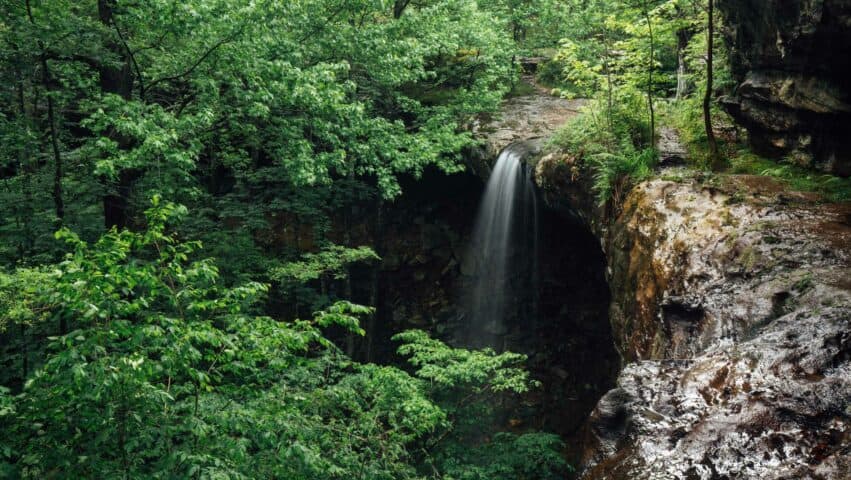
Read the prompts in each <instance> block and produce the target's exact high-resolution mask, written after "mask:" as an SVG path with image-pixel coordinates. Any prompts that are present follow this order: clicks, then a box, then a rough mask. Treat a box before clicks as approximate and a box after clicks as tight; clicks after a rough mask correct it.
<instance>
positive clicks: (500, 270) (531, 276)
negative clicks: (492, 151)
mask: <svg viewBox="0 0 851 480" xmlns="http://www.w3.org/2000/svg"><path fill="white" fill-rule="evenodd" d="M526 151H527V149H526V147H525V145H523V144H519V143H517V144H512V145H509V146H508V147H507V148H506V149H505V150H503V152H502V153H501V154H500V155H499V158H498V159H497V161H496V164H495V165H494V168H493V172H492V173H491V176H490V178H489V179H488V183H487V186H486V187H485V193H484V196H483V198H482V202H481V205H480V206H479V211H478V215H477V218H476V223H475V227H474V230H473V238H472V244H471V248H470V251H469V252H468V255H469V256H470V261H472V262H473V263H474V264H475V275H474V277H473V281H472V285H470V290H471V291H470V292H469V300H468V308H469V317H470V321H469V323H468V329H467V331H468V334H469V337H468V338H467V344H468V345H470V346H475V347H481V346H489V347H494V348H497V349H501V347H502V345H501V342H500V337H501V336H502V335H503V334H504V333H505V332H506V330H507V328H508V323H507V321H508V320H510V319H513V318H517V317H528V318H529V319H532V318H534V309H535V304H536V302H535V301H534V300H532V301H528V299H529V298H536V295H535V294H534V293H535V292H534V290H535V288H536V284H535V283H536V281H537V230H538V225H537V223H538V222H537V205H536V201H535V192H534V186H533V184H532V180H531V178H530V177H531V175H530V173H531V172H530V171H528V170H527V168H526V166H525V165H524V164H523V162H522V161H521V160H522V159H523V156H524V154H525V153H526ZM530 289H531V291H532V293H533V294H532V295H527V293H529V291H530Z"/></svg>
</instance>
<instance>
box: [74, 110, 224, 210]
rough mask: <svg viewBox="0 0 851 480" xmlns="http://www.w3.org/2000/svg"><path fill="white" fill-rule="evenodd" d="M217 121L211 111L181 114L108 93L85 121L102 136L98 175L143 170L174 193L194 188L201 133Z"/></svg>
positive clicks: (160, 187) (97, 149) (97, 151)
mask: <svg viewBox="0 0 851 480" xmlns="http://www.w3.org/2000/svg"><path fill="white" fill-rule="evenodd" d="M213 120H214V116H213V113H212V111H210V110H200V111H195V112H193V113H192V114H190V115H182V116H176V115H174V114H173V113H171V112H169V111H167V110H165V109H164V108H162V107H160V106H159V105H155V104H145V103H141V102H138V101H134V100H129V101H128V100H124V99H123V98H121V97H120V96H118V95H105V96H104V97H103V98H102V99H100V101H99V102H98V103H97V108H96V110H94V112H93V113H92V114H91V116H90V117H89V118H88V120H87V121H86V122H84V125H85V126H87V127H88V128H90V129H91V130H92V131H93V132H94V133H95V134H98V135H100V136H98V137H96V138H95V139H94V140H93V141H92V143H91V147H90V148H92V149H93V150H94V151H95V155H96V156H97V157H99V158H100V160H98V161H97V162H96V164H95V168H94V174H95V175H99V176H103V177H105V178H108V179H111V180H115V179H116V178H117V176H118V174H119V173H120V172H121V171H123V170H141V171H144V172H146V173H147V174H148V175H149V177H150V179H151V182H152V183H153V184H155V185H156V190H157V191H158V192H161V193H165V194H170V195H174V194H175V193H176V192H178V191H181V190H186V189H190V188H193V187H194V185H193V183H192V181H191V180H192V178H191V174H192V173H193V172H194V170H195V165H196V160H197V158H198V155H199V153H200V151H201V148H202V146H203V145H202V143H201V142H200V139H201V138H203V137H201V136H200V134H201V133H202V132H203V131H205V130H206V129H207V128H209V127H210V125H211V124H212V122H213Z"/></svg>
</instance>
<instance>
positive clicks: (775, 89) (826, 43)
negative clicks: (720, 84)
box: [718, 0, 851, 176]
mask: <svg viewBox="0 0 851 480" xmlns="http://www.w3.org/2000/svg"><path fill="white" fill-rule="evenodd" d="M718 7H719V9H720V10H721V11H722V12H723V13H724V15H725V23H726V32H725V33H726V37H727V40H728V44H729V46H730V47H731V57H730V59H731V64H732V68H733V75H734V77H735V78H736V80H737V82H738V86H737V88H736V91H735V94H734V95H733V96H731V97H729V98H727V99H726V100H725V101H724V104H725V107H726V109H727V110H728V111H729V112H730V113H731V114H732V115H733V117H734V118H735V119H736V120H737V121H738V122H739V123H741V124H742V125H743V126H745V127H746V128H747V129H748V131H749V134H750V140H751V143H752V145H753V147H754V148H755V149H756V150H757V151H759V152H760V153H763V154H767V155H775V156H782V155H791V157H792V158H793V159H794V160H795V161H797V162H798V163H800V164H803V165H806V166H812V167H816V168H819V169H822V170H825V171H829V172H833V173H836V174H840V175H844V176H848V175H851V154H849V152H851V137H849V136H848V126H849V125H851V82H849V77H851V56H849V55H847V54H845V53H844V52H848V51H851V2H849V1H848V0H783V1H781V0H718Z"/></svg>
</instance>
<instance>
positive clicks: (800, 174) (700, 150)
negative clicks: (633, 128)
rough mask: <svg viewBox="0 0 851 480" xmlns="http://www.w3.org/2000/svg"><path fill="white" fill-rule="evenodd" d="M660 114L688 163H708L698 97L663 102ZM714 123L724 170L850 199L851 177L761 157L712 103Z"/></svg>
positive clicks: (701, 165)
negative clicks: (743, 140) (686, 156)
mask: <svg viewBox="0 0 851 480" xmlns="http://www.w3.org/2000/svg"><path fill="white" fill-rule="evenodd" d="M660 117H661V120H662V122H663V123H666V124H668V125H670V126H672V127H673V128H675V129H676V130H677V132H678V133H679V135H680V140H681V141H682V142H683V145H684V146H685V147H686V149H687V151H688V157H689V163H690V164H691V165H692V166H693V167H694V168H696V169H700V170H706V169H708V166H709V144H708V141H707V137H706V129H705V128H704V124H703V110H702V105H701V101H700V99H699V98H697V97H692V98H686V99H684V100H680V101H678V102H672V103H667V104H663V106H662V108H660ZM712 119H713V127H714V129H715V131H716V136H717V140H718V148H719V151H720V153H721V155H722V157H723V158H724V159H725V160H726V164H727V173H732V174H747V175H761V176H767V177H772V178H775V179H777V180H779V181H781V182H782V183H783V184H785V185H786V186H787V187H788V188H789V189H790V190H795V191H802V192H814V193H818V194H820V195H822V196H823V197H824V199H825V200H827V201H831V202H841V201H848V200H851V179H847V178H841V177H837V176H835V175H830V174H826V173H820V172H817V171H813V170H811V169H806V168H803V167H801V166H799V165H795V164H794V162H793V161H792V160H790V159H781V160H773V159H769V158H765V157H762V156H760V155H758V154H756V153H754V152H752V151H751V150H750V149H749V148H747V147H746V146H744V145H743V144H742V143H741V142H740V141H739V139H738V138H737V136H736V135H733V134H731V132H734V131H735V130H736V127H735V124H734V123H733V120H732V119H731V118H730V117H729V116H728V115H727V114H726V113H725V112H724V111H722V110H721V109H720V108H718V107H717V105H716V106H713V110H712Z"/></svg>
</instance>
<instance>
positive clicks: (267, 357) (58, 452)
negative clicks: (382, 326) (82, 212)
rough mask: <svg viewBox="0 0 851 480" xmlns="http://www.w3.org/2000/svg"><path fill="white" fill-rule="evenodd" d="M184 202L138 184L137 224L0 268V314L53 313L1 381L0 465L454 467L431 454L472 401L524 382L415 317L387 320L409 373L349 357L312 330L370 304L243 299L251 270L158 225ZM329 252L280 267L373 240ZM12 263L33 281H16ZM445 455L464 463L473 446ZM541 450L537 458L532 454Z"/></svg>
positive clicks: (275, 470)
mask: <svg viewBox="0 0 851 480" xmlns="http://www.w3.org/2000/svg"><path fill="white" fill-rule="evenodd" d="M184 215H185V209H184V208H182V207H180V206H177V205H174V204H172V203H169V202H165V201H163V200H161V199H160V198H159V197H155V198H154V200H153V202H152V206H151V208H150V209H149V210H148V212H147V220H148V228H147V229H146V230H145V231H143V232H129V231H126V230H122V231H116V230H112V231H110V232H108V233H106V234H104V235H103V236H102V238H101V239H100V240H98V241H97V242H94V243H88V242H85V241H83V240H81V239H80V238H79V237H78V236H77V235H75V234H73V233H72V232H70V231H68V230H63V231H60V232H59V233H58V234H57V238H59V239H61V240H63V241H64V242H65V243H66V245H67V246H68V247H69V249H70V252H69V253H68V254H67V257H66V259H65V260H64V261H63V262H61V263H60V264H58V265H57V266H56V267H55V268H54V269H51V270H49V273H41V272H37V271H28V270H21V271H19V272H16V273H15V274H12V275H3V276H2V277H0V292H2V296H0V304H1V305H3V307H4V310H3V317H4V319H5V320H6V321H11V322H14V323H16V324H24V323H25V322H29V324H34V325H37V324H38V323H37V322H45V321H47V320H49V319H50V318H55V317H57V316H62V318H65V319H66V321H67V324H68V325H67V328H68V329H69V332H68V333H67V334H65V335H60V336H55V337H51V338H50V345H49V347H48V349H47V350H46V351H45V353H44V358H45V360H44V362H43V364H40V365H38V366H37V368H34V369H33V370H34V373H30V374H29V375H28V379H27V382H26V384H25V386H24V387H23V391H22V392H21V393H20V394H19V395H17V396H16V397H10V396H9V395H8V392H7V391H6V390H5V389H4V390H0V425H2V426H3V428H4V431H5V432H8V435H7V436H5V437H4V439H3V440H1V441H2V442H4V443H0V471H2V472H4V473H6V472H9V473H10V475H11V476H16V477H23V478H35V477H40V476H44V475H46V474H48V473H49V472H51V471H56V470H61V471H62V472H63V474H67V475H69V476H75V477H99V478H103V477H131V478H147V477H181V478H184V477H188V476H193V475H201V476H202V477H210V478H304V479H320V478H321V479H327V478H339V479H349V478H359V479H363V480H374V479H387V480H393V479H398V478H412V479H413V478H426V477H431V476H432V475H433V474H434V473H435V472H436V471H439V470H442V469H445V470H446V473H447V475H450V474H451V472H453V471H459V472H460V471H463V469H462V470H453V469H461V468H462V467H461V464H459V463H458V461H453V462H450V461H447V457H446V455H447V454H449V453H451V452H453V451H454V450H452V449H453V448H457V447H458V446H459V445H461V443H459V442H462V441H466V440H464V439H466V438H468V437H467V434H466V433H465V432H468V427H469V425H471V424H475V423H476V422H482V421H484V422H489V424H490V423H492V421H491V419H490V417H489V416H488V415H489V413H488V412H489V411H490V410H489V409H488V408H483V407H484V405H485V403H483V402H484V401H485V400H487V399H488V396H489V395H493V394H496V393H498V392H525V391H526V390H527V389H528V388H530V387H531V386H533V385H534V382H533V381H531V380H530V379H529V378H528V374H527V373H526V372H524V371H523V370H522V369H521V364H522V362H523V360H524V359H525V357H523V356H521V355H515V354H510V353H503V354H499V355H497V354H495V353H494V352H492V351H489V350H484V351H475V352H471V351H466V350H461V349H454V348H450V347H448V346H446V345H445V344H443V343H442V342H439V341H437V340H432V339H430V338H429V337H428V336H427V335H426V334H425V333H423V332H418V331H414V332H407V333H404V334H400V335H399V336H398V337H397V339H398V340H400V341H402V342H403V345H402V347H401V348H400V351H401V352H402V353H404V354H405V355H409V356H410V357H411V362H412V363H413V364H414V365H415V366H416V368H417V370H418V371H417V374H416V375H415V376H411V375H409V374H407V373H405V372H404V371H402V370H400V369H397V368H394V367H387V366H383V367H382V366H376V365H360V364H357V363H353V362H352V361H351V360H349V359H347V358H345V357H343V356H341V355H340V353H339V351H338V350H337V348H336V347H335V346H334V345H333V344H332V343H331V342H330V341H328V340H327V339H326V338H324V337H323V335H322V334H321V332H320V330H319V329H320V328H326V327H331V326H337V327H342V328H343V329H345V330H348V331H350V332H352V333H356V334H361V335H362V334H363V333H364V332H363V330H362V329H361V328H360V326H359V318H360V317H363V316H367V315H371V314H373V309H371V308H368V307H363V306H359V305H355V304H353V303H350V302H347V301H340V302H336V303H334V304H332V305H331V306H329V307H327V308H325V309H324V310H321V311H319V312H317V313H316V314H315V315H314V317H313V319H312V320H309V321H302V320H299V321H294V322H289V323H284V322H280V321H277V320H275V319H272V318H269V317H265V316H258V315H254V314H252V312H253V311H255V309H256V304H257V301H258V300H260V299H262V297H263V295H264V294H266V293H267V287H266V286H265V285H263V284H259V283H251V282H249V283H246V284H243V285H241V286H236V287H230V288H225V287H223V286H221V285H220V284H219V280H218V271H217V269H216V267H215V265H214V264H213V263H212V262H211V261H209V260H193V257H194V256H195V255H196V254H197V251H198V249H199V248H200V245H199V244H197V243H193V242H181V241H179V240H178V239H177V237H176V236H175V235H174V234H172V233H171V226H173V225H174V224H175V223H176V222H177V221H178V220H179V219H180V218H181V217H182V216H184ZM331 251H334V252H335V253H336V254H339V257H341V258H338V256H336V255H334V256H332V255H329V254H328V252H331ZM328 252H324V253H325V255H322V254H319V255H316V256H311V257H307V258H306V259H305V261H304V263H302V264H301V266H300V268H296V267H294V266H290V274H294V273H296V272H298V271H299V270H300V269H301V268H303V269H304V270H307V271H308V273H307V274H306V276H302V277H299V278H304V279H309V278H314V276H315V275H323V274H324V275H342V271H343V269H344V268H345V265H347V262H352V261H365V260H374V259H376V258H377V257H376V256H375V254H374V252H372V251H371V250H369V249H366V248H362V249H341V248H336V249H334V248H332V249H330V250H329V251H328ZM285 272H286V270H284V271H282V275H283V274H285ZM311 272H312V273H311ZM16 279H28V280H30V281H32V282H34V284H33V286H32V287H28V288H25V289H21V288H20V287H19V286H17V284H16V283H15V280H16ZM16 293H21V295H20V296H19V297H14V298H12V296H13V295H14V294H16ZM28 309H29V310H30V313H29V314H28V315H24V314H21V313H14V312H20V311H22V310H28ZM459 399H460V400H459ZM506 438H508V437H506ZM511 438H512V439H513V438H514V437H511ZM524 438H526V437H525V436H524V437H518V438H517V441H520V440H521V439H524ZM504 441H509V442H515V440H505V439H503V438H502V437H498V441H496V442H494V443H489V442H487V443H486V444H484V445H481V447H482V448H485V449H486V450H488V451H490V450H493V451H499V452H504V451H505V450H504V449H505V448H515V447H502V446H501V445H503V443H504ZM515 443H516V442H515ZM506 445H508V444H506ZM517 445H520V444H517ZM424 447H425V448H424ZM477 448H478V447H477ZM535 448H542V449H543V450H542V451H538V452H534V453H533V452H532V451H531V448H530V449H528V452H527V453H528V454H529V455H533V454H534V455H537V456H544V457H546V456H547V455H549V454H550V452H554V451H555V449H556V448H557V445H556V444H555V443H552V442H550V443H540V444H536V446H535ZM444 449H447V450H444ZM500 449H502V450H500ZM525 451H526V450H524V452H525ZM524 454H525V453H524ZM457 455H458V459H463V462H465V463H466V464H468V466H469V468H468V470H469V471H471V472H474V471H479V470H478V469H479V468H480V463H479V461H478V460H477V459H479V458H482V457H479V456H469V457H464V456H463V455H461V454H457ZM424 456H425V457H424ZM511 458H512V459H511V460H510V462H513V463H510V464H505V465H504V467H499V468H498V469H497V470H493V468H495V467H494V465H496V464H497V463H495V462H489V463H492V464H493V465H490V466H489V467H488V468H491V469H490V470H483V471H489V472H495V473H494V475H496V476H494V477H492V478H503V477H500V476H498V475H497V473H499V472H502V473H500V475H502V474H504V478H519V477H511V476H510V475H512V474H514V472H518V471H530V470H529V468H532V467H529V466H525V467H523V468H525V470H524V469H523V468H521V467H520V465H521V462H519V460H516V458H514V457H511ZM4 461H5V462H7V463H3V462H4ZM542 462H543V464H542V465H544V466H542V467H540V468H545V469H547V468H550V467H551V463H552V462H551V459H550V458H549V457H546V458H544V459H543V460H542ZM482 467H484V466H482ZM534 468H535V469H537V468H539V467H534ZM421 470H422V471H421ZM536 471H537V470H536ZM542 471H543V470H542ZM506 472H511V473H506ZM450 476H451V475H450ZM470 478H479V477H470ZM530 478H532V477H530ZM535 478H537V477H535ZM541 478H544V477H541Z"/></svg>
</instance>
